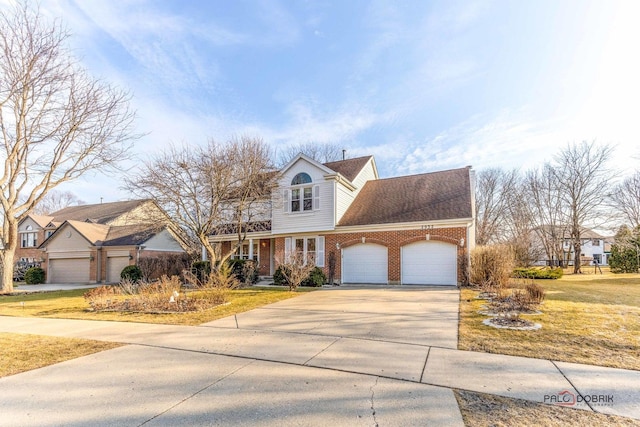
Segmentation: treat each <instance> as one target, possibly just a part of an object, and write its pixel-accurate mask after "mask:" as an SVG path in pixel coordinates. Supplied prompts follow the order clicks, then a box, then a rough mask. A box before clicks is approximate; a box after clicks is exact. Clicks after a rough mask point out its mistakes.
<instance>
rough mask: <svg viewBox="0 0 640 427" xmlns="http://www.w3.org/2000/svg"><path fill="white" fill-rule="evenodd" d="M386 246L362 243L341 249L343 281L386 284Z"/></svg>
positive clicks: (387, 280) (387, 279)
mask: <svg viewBox="0 0 640 427" xmlns="http://www.w3.org/2000/svg"><path fill="white" fill-rule="evenodd" d="M387 259H388V256H387V248H386V247H384V246H381V245H376V244H373V243H362V244H357V245H354V246H349V247H347V248H344V249H343V250H342V282H343V283H377V284H387V283H388V282H389V278H388V274H387Z"/></svg>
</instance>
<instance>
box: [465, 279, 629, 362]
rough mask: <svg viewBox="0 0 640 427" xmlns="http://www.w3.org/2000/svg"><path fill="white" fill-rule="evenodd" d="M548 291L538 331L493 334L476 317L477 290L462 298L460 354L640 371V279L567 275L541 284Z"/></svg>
mask: <svg viewBox="0 0 640 427" xmlns="http://www.w3.org/2000/svg"><path fill="white" fill-rule="evenodd" d="M536 283H538V284H540V285H542V286H543V287H544V289H545V290H546V294H547V295H546V299H545V301H544V303H543V304H542V306H541V308H540V309H541V311H542V312H543V314H541V315H526V316H522V317H524V318H526V319H528V320H531V321H534V322H537V323H540V324H542V329H539V330H536V331H515V330H505V329H495V328H492V327H489V326H485V325H483V324H482V321H483V320H484V319H486V318H487V317H486V316H484V315H481V314H479V313H478V311H480V310H481V307H482V305H484V304H486V301H484V300H479V299H476V297H477V296H478V293H479V292H478V291H477V290H472V289H462V291H461V293H460V329H459V342H458V348H459V349H461V350H472V351H482V352H487V353H501V354H509V355H514V356H526V357H535V358H542V359H550V360H558V361H564V362H575V363H586V364H591V365H599V366H609V367H614V368H624V369H635V370H640V351H639V349H640V275H638V274H611V273H607V272H605V274H602V275H601V274H593V273H591V274H582V275H573V274H570V275H565V276H564V277H563V278H561V279H558V280H538V281H536Z"/></svg>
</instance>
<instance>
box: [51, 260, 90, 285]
mask: <svg viewBox="0 0 640 427" xmlns="http://www.w3.org/2000/svg"><path fill="white" fill-rule="evenodd" d="M47 282H48V283H89V259H88V258H60V259H52V260H49V278H48V280H47Z"/></svg>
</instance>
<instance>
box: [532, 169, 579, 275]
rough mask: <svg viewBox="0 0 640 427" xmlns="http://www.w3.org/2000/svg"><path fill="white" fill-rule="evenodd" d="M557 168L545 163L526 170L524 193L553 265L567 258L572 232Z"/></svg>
mask: <svg viewBox="0 0 640 427" xmlns="http://www.w3.org/2000/svg"><path fill="white" fill-rule="evenodd" d="M556 175H557V174H556V172H555V170H554V168H553V167H552V166H551V165H549V164H545V165H544V166H543V167H542V168H541V169H539V170H532V171H530V172H529V173H527V175H526V177H525V179H524V194H525V195H526V197H527V199H528V200H529V207H530V210H531V215H530V218H531V229H532V230H533V232H534V233H535V235H536V236H537V238H538V240H539V241H540V243H541V245H542V247H543V248H544V252H545V254H546V257H547V260H548V262H549V263H550V264H551V265H560V264H561V263H562V262H563V261H564V254H563V242H564V240H565V238H567V237H568V236H569V230H568V227H567V209H566V207H565V203H564V198H563V197H562V193H561V191H560V185H559V182H558V180H557V179H556Z"/></svg>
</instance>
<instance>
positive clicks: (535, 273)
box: [512, 267, 563, 279]
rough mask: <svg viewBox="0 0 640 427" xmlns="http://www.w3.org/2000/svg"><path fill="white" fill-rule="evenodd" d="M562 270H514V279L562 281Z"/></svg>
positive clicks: (532, 268)
mask: <svg viewBox="0 0 640 427" xmlns="http://www.w3.org/2000/svg"><path fill="white" fill-rule="evenodd" d="M562 273H563V272H562V268H560V267H556V268H534V267H529V268H526V267H522V268H516V269H515V270H513V274H512V276H513V277H517V278H521V279H560V278H561V277H562Z"/></svg>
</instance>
